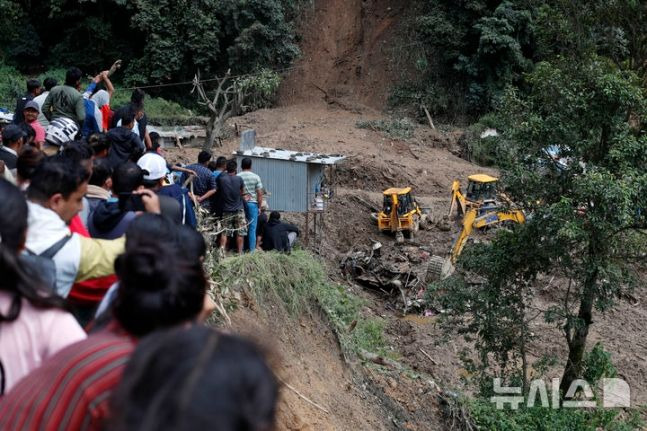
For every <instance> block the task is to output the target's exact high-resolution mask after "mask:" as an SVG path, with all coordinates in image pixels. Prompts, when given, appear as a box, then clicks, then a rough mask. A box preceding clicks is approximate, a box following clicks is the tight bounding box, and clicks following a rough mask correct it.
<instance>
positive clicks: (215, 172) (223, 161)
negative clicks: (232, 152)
mask: <svg viewBox="0 0 647 431" xmlns="http://www.w3.org/2000/svg"><path fill="white" fill-rule="evenodd" d="M212 163H213V166H211V164H212ZM209 165H210V166H209V170H211V176H213V178H214V179H215V178H218V176H219V175H220V174H222V173H223V172H225V170H226V168H227V158H226V157H223V156H219V157H218V158H217V159H216V161H215V162H209ZM212 168H213V169H212Z"/></svg>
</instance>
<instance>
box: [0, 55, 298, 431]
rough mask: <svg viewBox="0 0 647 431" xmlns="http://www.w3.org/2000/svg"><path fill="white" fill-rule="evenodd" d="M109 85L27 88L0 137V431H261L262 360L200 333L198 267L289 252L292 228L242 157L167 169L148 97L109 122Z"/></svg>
mask: <svg viewBox="0 0 647 431" xmlns="http://www.w3.org/2000/svg"><path fill="white" fill-rule="evenodd" d="M109 76H110V73H109V71H104V72H102V73H100V74H98V75H97V76H95V77H94V78H93V79H92V80H91V82H90V83H89V84H88V85H87V87H86V88H85V91H83V92H81V81H82V74H81V71H80V70H79V69H77V68H70V69H69V70H68V71H67V73H66V78H65V82H64V83H63V84H62V85H58V83H57V82H56V81H55V80H54V79H51V78H48V79H46V80H45V81H44V84H43V86H41V84H40V82H38V81H37V80H29V81H28V82H27V93H26V94H25V96H24V97H21V98H19V99H18V101H17V104H16V112H15V114H14V118H13V122H12V123H11V124H6V125H2V130H1V137H2V145H1V146H0V177H1V178H0V271H1V272H0V273H1V274H2V277H0V429H1V430H32V429H33V430H58V429H65V430H103V429H107V430H165V429H168V430H171V429H173V430H184V429H186V430H189V429H191V430H193V429H221V430H269V429H272V427H273V424H274V420H275V415H276V402H277V397H278V383H277V380H276V378H275V376H274V374H273V372H272V370H271V368H270V367H269V365H268V364H267V361H266V358H265V357H264V354H263V352H261V351H260V350H259V349H258V347H256V346H255V345H254V344H253V343H251V342H249V341H246V340H244V339H240V338H238V337H236V336H232V335H225V334H221V333H219V332H216V331H215V330H213V329H210V328H207V327H206V326H204V325H203V322H204V321H205V319H206V318H207V317H208V316H209V315H210V314H211V312H212V311H213V302H211V300H210V297H209V295H208V290H207V286H208V281H207V275H206V273H205V270H204V268H203V261H204V258H205V255H206V253H207V247H208V246H210V245H214V246H215V247H217V248H218V250H219V252H220V253H221V254H223V255H224V254H225V253H227V252H228V251H229V250H233V252H234V253H236V252H237V253H243V252H244V251H248V252H255V251H256V250H278V251H283V252H289V251H290V250H291V249H292V247H293V245H294V243H295V241H296V239H297V237H298V234H299V231H298V228H297V227H296V226H293V225H290V224H288V223H284V222H282V221H281V217H280V214H279V213H278V212H276V211H273V212H271V213H269V207H268V205H267V195H268V194H267V193H266V192H265V189H264V186H263V183H262V180H261V178H260V177H259V176H258V175H257V174H255V173H254V172H253V169H252V168H253V167H252V160H251V159H250V158H243V159H242V160H241V162H240V166H239V164H238V162H237V160H236V159H235V158H234V159H228V158H226V157H217V158H215V160H212V159H213V157H212V155H211V154H210V153H209V152H207V151H202V152H200V154H199V155H198V160H197V163H195V164H191V165H188V166H176V165H170V164H169V163H168V162H167V160H166V159H165V158H164V156H163V153H162V149H161V145H160V136H159V135H158V134H157V133H155V132H154V131H151V130H149V129H150V128H149V127H148V120H147V117H146V113H145V108H144V106H145V105H144V98H145V95H144V93H143V92H142V91H141V90H135V91H134V92H133V93H132V97H131V100H130V103H128V104H126V105H125V106H123V107H120V108H119V109H117V110H115V111H113V109H112V108H111V105H110V100H111V97H112V94H113V92H114V86H113V85H112V83H111V81H110V78H109ZM43 87H44V91H42V90H43ZM200 213H203V214H206V213H210V214H211V215H212V216H213V217H205V218H203V219H204V220H208V222H209V223H211V221H212V220H215V222H213V223H214V224H215V226H214V227H215V228H216V229H217V230H218V233H219V235H218V237H217V239H216V242H215V244H207V243H206V242H205V239H204V237H203V236H202V235H201V234H200V232H199V231H198V230H197V229H196V228H197V222H198V219H200V217H199V214H200Z"/></svg>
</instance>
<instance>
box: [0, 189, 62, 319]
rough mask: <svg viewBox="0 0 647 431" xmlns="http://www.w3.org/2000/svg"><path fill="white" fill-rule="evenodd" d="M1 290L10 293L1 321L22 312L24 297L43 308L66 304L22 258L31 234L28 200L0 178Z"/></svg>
mask: <svg viewBox="0 0 647 431" xmlns="http://www.w3.org/2000/svg"><path fill="white" fill-rule="evenodd" d="M0 196H2V199H0V238H1V239H2V241H0V274H2V281H1V282H0V290H1V291H3V292H7V293H9V295H10V296H11V305H10V306H9V309H8V311H7V314H2V311H0V322H12V321H14V320H16V319H17V318H18V316H19V315H20V310H21V308H22V299H23V298H24V299H26V300H28V301H29V302H30V303H31V304H32V305H33V306H35V307H40V308H51V307H61V308H62V307H63V305H64V301H63V298H60V297H59V296H57V295H56V293H54V292H53V291H52V290H51V289H46V288H45V287H44V285H43V284H42V283H41V282H40V281H39V279H38V278H37V275H36V274H34V273H33V271H32V270H31V269H30V268H29V267H28V266H27V265H26V264H25V263H24V262H22V260H21V259H20V258H19V254H20V249H21V248H22V246H23V243H24V241H25V235H26V233H27V202H26V201H25V196H24V195H23V193H22V192H21V191H20V190H19V189H18V188H17V187H16V186H14V185H13V184H11V183H9V182H8V181H7V180H5V179H4V178H0Z"/></svg>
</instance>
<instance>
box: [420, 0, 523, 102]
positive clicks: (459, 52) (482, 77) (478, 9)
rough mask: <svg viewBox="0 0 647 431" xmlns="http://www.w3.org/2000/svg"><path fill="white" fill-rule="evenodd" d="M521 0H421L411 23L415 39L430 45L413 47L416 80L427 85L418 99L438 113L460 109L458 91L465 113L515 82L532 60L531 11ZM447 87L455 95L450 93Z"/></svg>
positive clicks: (489, 99)
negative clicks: (420, 76) (419, 75)
mask: <svg viewBox="0 0 647 431" xmlns="http://www.w3.org/2000/svg"><path fill="white" fill-rule="evenodd" d="M518 3H521V5H519V4H518ZM523 3H524V2H512V1H503V2H501V1H486V0H466V1H460V2H456V1H449V0H443V1H437V2H421V3H420V9H421V11H420V13H419V16H418V18H417V19H416V20H415V23H414V27H415V34H416V39H417V40H418V41H419V43H420V45H421V46H424V47H431V49H429V50H420V51H418V52H419V53H420V57H419V58H418V59H417V60H416V64H417V66H418V68H420V69H421V70H422V71H423V74H424V77H423V79H422V81H421V82H420V83H419V85H421V86H423V87H428V88H429V89H430V90H431V91H429V92H424V93H426V94H424V95H423V97H422V100H418V102H422V103H423V104H426V105H428V106H430V107H431V108H432V110H433V111H434V112H435V113H439V112H442V111H444V110H447V109H449V110H455V109H460V104H461V103H462V102H461V101H460V99H462V98H463V97H464V98H465V99H466V101H467V106H466V107H465V110H466V112H467V113H479V112H484V111H487V110H489V109H490V108H491V107H492V106H493V105H492V103H493V102H494V101H495V100H496V99H497V98H498V97H499V96H500V95H501V93H502V91H503V89H504V88H505V86H506V85H508V84H511V83H517V82H518V81H519V79H520V78H521V73H522V72H525V71H528V70H529V68H530V67H531V65H532V63H531V62H530V59H529V52H530V48H531V43H532V32H533V29H532V20H531V13H530V11H529V9H528V8H527V7H526V6H524V4H523ZM456 78H458V79H456ZM438 82H440V83H441V85H440V86H439V85H438V84H437V83H438ZM448 92H455V93H456V94H457V95H458V98H454V99H451V97H449V96H448V94H447V93H448ZM448 98H449V99H450V100H451V101H448ZM418 99H420V96H418ZM436 101H440V102H441V103H436Z"/></svg>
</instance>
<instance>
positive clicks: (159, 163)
mask: <svg viewBox="0 0 647 431" xmlns="http://www.w3.org/2000/svg"><path fill="white" fill-rule="evenodd" d="M137 165H138V166H139V167H140V168H141V169H142V171H143V172H144V182H143V184H144V187H145V188H146V189H148V190H151V191H152V192H154V193H157V195H158V196H159V201H160V207H161V210H162V214H163V215H164V216H166V217H168V218H169V219H170V220H172V221H174V222H175V223H177V224H182V223H186V220H187V213H186V204H187V203H186V202H183V201H181V200H180V199H178V196H176V195H175V194H174V193H169V191H168V190H166V187H168V186H167V185H166V175H167V174H168V165H167V163H166V160H165V159H164V157H162V156H160V155H159V154H157V153H152V152H148V153H146V154H144V155H143V156H141V157H140V158H139V160H137ZM189 206H190V205H189Z"/></svg>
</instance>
